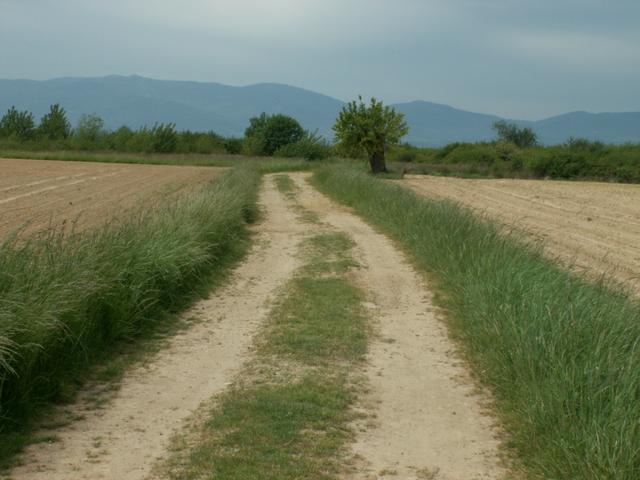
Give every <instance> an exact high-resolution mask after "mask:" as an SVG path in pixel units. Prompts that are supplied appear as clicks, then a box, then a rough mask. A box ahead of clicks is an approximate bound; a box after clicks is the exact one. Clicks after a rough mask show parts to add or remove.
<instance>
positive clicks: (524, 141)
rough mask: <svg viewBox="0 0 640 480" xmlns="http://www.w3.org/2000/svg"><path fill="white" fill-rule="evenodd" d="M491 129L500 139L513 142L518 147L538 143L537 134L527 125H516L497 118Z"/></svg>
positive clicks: (531, 145)
mask: <svg viewBox="0 0 640 480" xmlns="http://www.w3.org/2000/svg"><path fill="white" fill-rule="evenodd" d="M493 129H494V130H495V131H496V133H497V134H498V138H499V139H500V140H502V141H504V142H509V143H513V144H514V145H517V146H518V147H520V148H528V147H533V146H535V145H537V143H538V136H537V135H536V133H535V132H534V131H533V130H532V129H530V128H528V127H518V126H517V125H516V124H514V123H509V122H505V121H504V120H499V121H497V122H495V123H494V124H493Z"/></svg>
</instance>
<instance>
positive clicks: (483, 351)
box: [313, 166, 640, 480]
mask: <svg viewBox="0 0 640 480" xmlns="http://www.w3.org/2000/svg"><path fill="white" fill-rule="evenodd" d="M313 182H314V183H315V185H317V186H318V187H319V188H320V189H321V190H322V191H324V192H326V193H327V194H329V195H331V196H332V197H334V198H336V199H337V200H339V201H341V202H343V203H345V204H347V205H350V206H352V207H353V208H354V209H355V211H356V212H357V213H358V214H360V215H362V216H363V217H364V218H365V219H367V220H368V221H369V222H371V223H372V224H375V225H377V226H378V227H379V228H381V229H382V230H383V231H385V232H386V233H388V234H389V235H390V236H391V237H393V238H394V239H395V240H396V241H397V242H398V243H399V244H400V245H401V246H402V247H404V248H405V249H406V251H407V252H408V253H409V254H410V256H411V258H412V259H413V260H414V262H415V264H416V265H417V267H418V268H420V269H421V270H423V271H424V272H428V273H429V275H430V278H431V279H432V280H434V281H435V282H434V283H435V285H436V286H437V289H438V291H439V294H438V296H437V301H438V302H439V303H440V304H441V305H442V306H444V307H446V309H447V310H448V312H450V316H449V318H450V323H451V327H452V331H453V332H454V334H455V335H456V336H457V337H458V338H459V340H460V341H461V344H462V345H463V346H464V347H465V351H466V353H467V354H468V358H469V360H470V361H471V363H472V365H473V366H474V371H475V372H476V373H477V375H478V376H479V377H480V378H481V380H482V381H484V382H485V383H486V384H487V385H489V386H490V387H491V388H492V390H493V392H494V395H495V399H496V410H497V412H498V413H499V415H500V417H501V419H502V421H503V424H504V426H505V428H506V430H507V432H508V443H509V445H510V446H511V447H512V448H513V449H514V451H515V452H516V453H517V454H518V455H517V456H518V458H519V460H520V461H521V462H522V465H523V468H524V469H525V470H526V471H527V473H528V474H529V475H530V476H531V477H533V478H544V479H583V480H588V479H593V480H596V479H597V480H604V479H616V480H622V479H624V480H627V479H628V480H637V479H638V478H640V306H639V305H638V304H636V303H634V302H633V301H631V300H629V298H630V297H628V296H627V295H625V294H624V293H623V292H621V291H618V290H616V289H613V288H610V286H607V285H605V284H604V283H602V284H594V283H589V282H587V281H585V280H582V279H580V278H577V277H575V276H573V275H572V274H570V273H568V272H566V271H565V270H563V269H561V268H559V267H558V266H556V265H555V264H553V263H552V262H551V261H549V260H547V259H545V258H544V257H543V256H542V255H541V253H540V252H539V251H538V249H536V248H534V247H532V246H530V245H525V244H524V243H522V242H521V241H520V240H518V239H516V238H513V237H510V236H507V235H504V234H503V233H501V232H500V229H499V227H498V226H497V225H494V224H492V223H489V222H487V221H485V220H482V219H479V218H477V217H475V216H474V215H473V214H471V213H470V212H469V211H466V210H464V209H462V208H460V207H458V206H456V205H454V204H452V203H448V202H444V201H442V202H439V201H433V200H427V199H424V198H421V197H419V196H417V195H415V194H414V193H412V192H410V191H408V190H405V189H403V188H402V187H399V186H396V185H390V184H387V183H384V182H382V181H379V180H376V179H374V178H372V177H371V176H369V175H367V174H364V173H361V172H357V171H354V170H353V169H352V168H348V167H340V166H332V167H328V168H324V169H322V170H321V171H319V172H318V173H317V174H316V175H315V176H314V179H313Z"/></svg>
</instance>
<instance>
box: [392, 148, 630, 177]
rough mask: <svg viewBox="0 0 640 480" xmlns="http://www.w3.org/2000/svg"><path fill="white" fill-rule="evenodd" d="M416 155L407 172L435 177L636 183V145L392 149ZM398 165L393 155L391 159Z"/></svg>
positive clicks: (396, 157) (395, 156)
mask: <svg viewBox="0 0 640 480" xmlns="http://www.w3.org/2000/svg"><path fill="white" fill-rule="evenodd" d="M398 148H400V150H398V151H402V152H412V153H413V152H416V154H415V156H414V162H421V165H416V166H413V165H411V166H410V171H420V172H423V173H431V174H436V175H439V174H441V175H452V174H453V175H462V176H469V175H472V176H473V175H475V176H493V177H519V178H558V179H567V180H580V179H584V180H614V181H619V182H631V183H640V162H638V158H640V145H634V144H627V145H606V144H603V143H602V142H593V141H590V140H586V139H570V140H569V141H567V142H566V143H565V144H563V145H554V146H550V147H541V146H536V147H529V148H520V147H518V146H517V145H515V144H513V143H510V142H505V141H498V142H492V143H459V142H457V143H451V144H449V145H446V146H444V147H442V148H440V149H432V148H420V149H417V148H416V147H413V149H415V150H410V149H408V148H409V147H405V146H403V147H398ZM393 158H394V159H395V160H396V161H399V157H398V154H397V153H396V154H394V157H393Z"/></svg>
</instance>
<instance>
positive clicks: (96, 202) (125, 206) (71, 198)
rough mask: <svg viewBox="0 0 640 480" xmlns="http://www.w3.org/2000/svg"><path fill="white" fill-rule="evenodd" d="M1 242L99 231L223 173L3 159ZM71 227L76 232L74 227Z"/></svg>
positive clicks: (195, 169) (0, 187)
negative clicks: (17, 234) (18, 235)
mask: <svg viewBox="0 0 640 480" xmlns="http://www.w3.org/2000/svg"><path fill="white" fill-rule="evenodd" d="M0 169H1V171H2V173H3V176H2V178H1V179H0V238H2V236H5V235H7V234H8V233H10V232H12V231H14V230H16V229H21V228H22V229H24V232H26V233H32V232H37V231H42V230H45V229H49V228H55V229H59V228H67V229H68V228H74V229H75V230H76V231H78V230H83V229H86V228H90V227H95V226H99V225H102V224H104V223H107V222H109V221H110V220H113V219H115V218H118V217H121V216H123V215H125V214H126V213H127V212H128V211H130V210H131V209H132V208H136V207H137V206H138V205H140V204H142V203H152V202H154V201H157V200H159V199H161V198H166V197H167V196H171V195H175V194H178V193H181V192H186V191H189V190H193V189H195V188H198V186H200V185H203V184H204V183H206V182H208V181H210V180H211V179H213V178H214V177H215V176H216V175H217V174H218V173H219V172H220V169H217V168H208V167H189V166H185V167H182V166H157V165H125V164H119V165H114V164H103V163H87V162H60V161H46V160H10V159H2V160H0ZM71 226H72V227H71Z"/></svg>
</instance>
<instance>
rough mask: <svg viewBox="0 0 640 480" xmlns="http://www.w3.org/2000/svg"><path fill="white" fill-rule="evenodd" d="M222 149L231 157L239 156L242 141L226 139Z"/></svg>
mask: <svg viewBox="0 0 640 480" xmlns="http://www.w3.org/2000/svg"><path fill="white" fill-rule="evenodd" d="M224 149H225V150H226V151H227V153H230V154H231V155H239V154H240V153H242V139H240V138H227V139H226V140H225V141H224Z"/></svg>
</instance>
